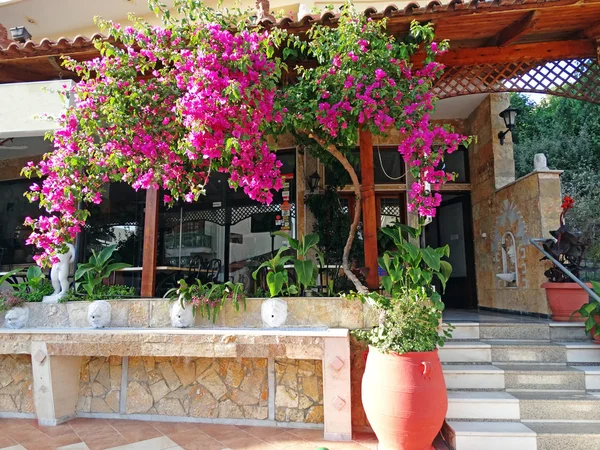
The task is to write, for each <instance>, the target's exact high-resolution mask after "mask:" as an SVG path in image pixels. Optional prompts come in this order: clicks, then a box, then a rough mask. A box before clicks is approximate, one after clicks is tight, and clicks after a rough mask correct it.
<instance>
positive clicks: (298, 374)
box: [275, 359, 323, 423]
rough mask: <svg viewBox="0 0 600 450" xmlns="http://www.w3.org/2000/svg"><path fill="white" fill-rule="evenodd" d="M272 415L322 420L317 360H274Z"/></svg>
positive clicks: (320, 375)
mask: <svg viewBox="0 0 600 450" xmlns="http://www.w3.org/2000/svg"><path fill="white" fill-rule="evenodd" d="M275 384H276V388H275V419H276V420H277V421H279V422H307V423H323V366H322V363H321V361H320V360H305V359H278V360H276V361H275Z"/></svg>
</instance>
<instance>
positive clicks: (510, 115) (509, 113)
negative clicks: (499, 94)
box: [498, 108, 519, 145]
mask: <svg viewBox="0 0 600 450" xmlns="http://www.w3.org/2000/svg"><path fill="white" fill-rule="evenodd" d="M517 114H519V110H518V109H515V108H506V109H505V110H504V111H502V112H501V113H500V117H502V119H504V125H506V128H507V130H506V131H500V132H498V139H500V145H504V138H505V137H506V135H507V134H508V133H509V132H510V133H511V134H512V130H513V129H514V128H515V124H516V123H517Z"/></svg>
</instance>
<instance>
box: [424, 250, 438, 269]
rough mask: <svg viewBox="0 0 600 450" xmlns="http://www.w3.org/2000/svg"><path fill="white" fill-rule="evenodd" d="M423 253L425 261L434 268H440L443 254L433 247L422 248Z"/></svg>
mask: <svg viewBox="0 0 600 450" xmlns="http://www.w3.org/2000/svg"><path fill="white" fill-rule="evenodd" d="M421 255H423V261H425V264H427V265H428V266H429V267H430V268H432V269H433V270H440V260H441V256H440V254H439V253H437V252H436V251H435V250H434V249H432V248H431V247H426V248H422V249H421Z"/></svg>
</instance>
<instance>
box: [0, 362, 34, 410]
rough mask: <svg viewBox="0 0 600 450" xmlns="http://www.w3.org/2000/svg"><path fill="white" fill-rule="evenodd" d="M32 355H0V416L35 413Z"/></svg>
mask: <svg viewBox="0 0 600 450" xmlns="http://www.w3.org/2000/svg"><path fill="white" fill-rule="evenodd" d="M32 382H33V376H32V371H31V356H29V355H0V416H1V415H2V413H8V414H14V413H17V414H18V413H21V414H31V415H33V412H34V406H33V390H32Z"/></svg>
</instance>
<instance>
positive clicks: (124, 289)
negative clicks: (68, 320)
mask: <svg viewBox="0 0 600 450" xmlns="http://www.w3.org/2000/svg"><path fill="white" fill-rule="evenodd" d="M133 297H136V290H135V288H133V287H130V286H124V285H122V284H114V285H111V286H108V285H106V284H101V285H100V286H98V287H97V289H96V292H95V293H94V294H92V295H89V294H87V293H77V292H75V291H74V290H68V291H67V293H66V294H65V295H64V296H63V297H62V298H61V299H60V300H59V302H60V303H66V302H81V301H90V302H92V301H94V300H120V299H123V298H133Z"/></svg>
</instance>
